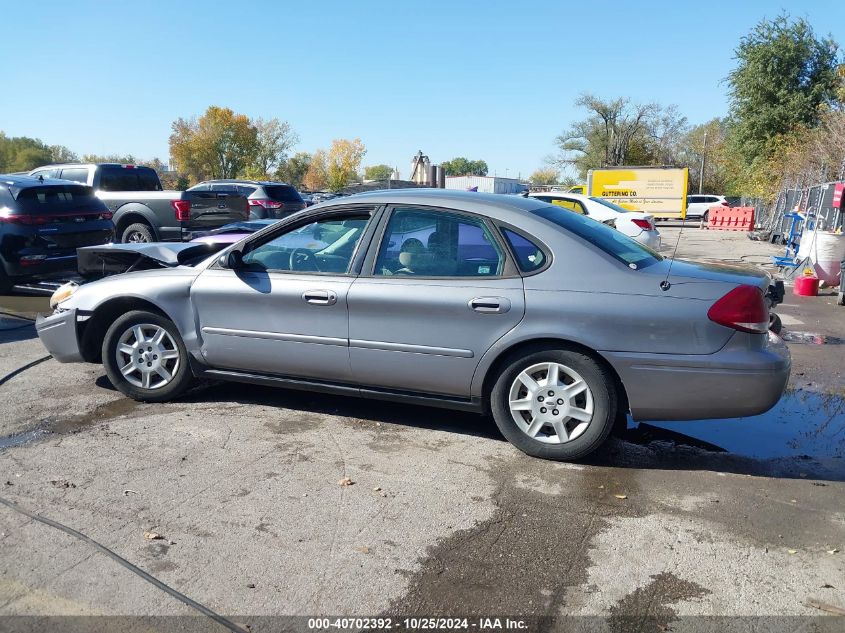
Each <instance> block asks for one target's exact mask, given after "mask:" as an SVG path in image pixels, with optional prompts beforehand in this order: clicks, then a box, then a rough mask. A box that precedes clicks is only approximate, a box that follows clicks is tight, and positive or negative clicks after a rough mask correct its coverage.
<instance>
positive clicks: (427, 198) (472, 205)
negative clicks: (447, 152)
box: [311, 188, 546, 215]
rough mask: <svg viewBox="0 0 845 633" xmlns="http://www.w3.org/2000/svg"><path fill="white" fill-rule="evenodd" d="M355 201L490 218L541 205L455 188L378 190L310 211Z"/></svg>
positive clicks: (521, 199)
mask: <svg viewBox="0 0 845 633" xmlns="http://www.w3.org/2000/svg"><path fill="white" fill-rule="evenodd" d="M356 202H368V203H373V204H391V203H393V204H409V205H411V204H412V205H420V206H445V207H448V208H449V209H455V210H457V211H468V212H470V213H480V214H482V215H491V214H490V211H491V210H493V209H496V210H500V211H504V212H508V211H511V212H517V213H520V214H522V213H524V212H525V211H532V210H534V209H536V208H538V206H542V205H544V204H546V203H544V202H543V201H541V200H534V199H532V198H524V197H522V196H508V195H504V194H500V193H478V192H475V191H460V190H457V189H423V188H419V189H380V190H378V191H367V192H365V193H356V194H353V195H351V196H343V197H340V198H333V199H331V200H327V201H326V202H321V203H320V204H318V205H315V206H313V207H311V209H327V208H329V207H335V206H337V207H342V206H345V205H349V204H353V203H356Z"/></svg>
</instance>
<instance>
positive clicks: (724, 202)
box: [719, 200, 731, 207]
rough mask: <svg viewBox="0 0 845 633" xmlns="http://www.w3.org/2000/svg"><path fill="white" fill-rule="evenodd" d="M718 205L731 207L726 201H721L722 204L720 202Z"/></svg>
mask: <svg viewBox="0 0 845 633" xmlns="http://www.w3.org/2000/svg"><path fill="white" fill-rule="evenodd" d="M719 204H721V205H722V206H723V207H729V206H731V205H730V204H729V203H728V202H727V201H725V200H723V201H722V202H720V203H719Z"/></svg>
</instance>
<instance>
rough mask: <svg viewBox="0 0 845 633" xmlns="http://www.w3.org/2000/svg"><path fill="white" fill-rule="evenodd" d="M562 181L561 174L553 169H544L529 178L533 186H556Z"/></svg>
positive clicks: (538, 170) (536, 171)
mask: <svg viewBox="0 0 845 633" xmlns="http://www.w3.org/2000/svg"><path fill="white" fill-rule="evenodd" d="M559 180H560V172H559V171H558V170H557V169H555V168H553V167H542V168H540V169H537V170H535V171H534V173H533V174H531V175H530V176H529V177H528V181H529V182H530V183H531V184H532V185H537V186H543V185H556V184H557V183H558V181H559Z"/></svg>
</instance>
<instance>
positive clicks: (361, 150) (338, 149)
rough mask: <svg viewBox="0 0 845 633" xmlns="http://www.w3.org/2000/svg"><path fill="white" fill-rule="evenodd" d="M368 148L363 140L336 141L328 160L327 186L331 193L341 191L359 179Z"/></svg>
mask: <svg viewBox="0 0 845 633" xmlns="http://www.w3.org/2000/svg"><path fill="white" fill-rule="evenodd" d="M366 153H367V148H366V147H364V144H363V143H362V142H361V139H359V138H356V139H353V140H351V141H350V140H347V139H335V140H333V141H332V146H331V149H329V153H328V157H327V159H326V167H327V170H326V185H327V186H328V188H329V189H330V190H331V191H340V190H341V189H343V188H344V187H345V186H346V185H348V184H349V183H350V182H352V181H353V180H355V179H356V178H357V177H358V169H359V168H360V167H361V161H362V160H363V159H364V154H366Z"/></svg>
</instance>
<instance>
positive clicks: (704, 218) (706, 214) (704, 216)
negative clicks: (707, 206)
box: [701, 211, 710, 224]
mask: <svg viewBox="0 0 845 633" xmlns="http://www.w3.org/2000/svg"><path fill="white" fill-rule="evenodd" d="M709 217H710V214H709V213H708V212H707V211H705V212H704V215H702V216H701V219H702V220H704V223H705V224H707V218H709Z"/></svg>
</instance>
